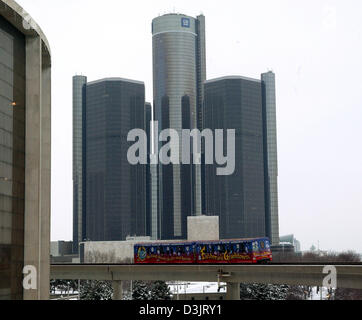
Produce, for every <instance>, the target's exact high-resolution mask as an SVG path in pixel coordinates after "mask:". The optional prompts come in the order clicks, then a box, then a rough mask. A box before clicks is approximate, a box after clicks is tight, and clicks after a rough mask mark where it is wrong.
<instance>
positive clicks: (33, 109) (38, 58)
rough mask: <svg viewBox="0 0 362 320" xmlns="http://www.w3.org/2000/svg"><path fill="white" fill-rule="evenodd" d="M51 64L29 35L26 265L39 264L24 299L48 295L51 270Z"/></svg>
mask: <svg viewBox="0 0 362 320" xmlns="http://www.w3.org/2000/svg"><path fill="white" fill-rule="evenodd" d="M50 76H51V75H50V66H49V67H46V66H44V61H43V59H42V40H41V39H40V37H38V36H34V37H33V36H31V37H30V36H28V37H27V38H26V105H25V114H26V133H25V137H26V138H25V145H26V147H25V213H24V220H25V221H24V228H25V230H24V244H25V245H24V265H25V266H33V267H35V268H36V278H37V279H36V288H34V289H28V290H24V299H25V300H47V299H49V273H50V256H49V255H50V157H51V154H50V117H51V115H50V108H51V107H50V103H51V101H50V94H51V93H50V85H51V83H50Z"/></svg>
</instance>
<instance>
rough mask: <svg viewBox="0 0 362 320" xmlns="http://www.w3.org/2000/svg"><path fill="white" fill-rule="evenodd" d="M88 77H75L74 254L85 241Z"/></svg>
mask: <svg viewBox="0 0 362 320" xmlns="http://www.w3.org/2000/svg"><path fill="white" fill-rule="evenodd" d="M86 83H87V77H85V76H74V77H73V252H75V253H77V252H78V246H79V242H81V241H83V240H84V239H85V203H84V197H83V192H85V179H83V176H84V170H85V162H84V157H83V155H84V151H85V139H84V135H83V126H84V121H85V99H86Z"/></svg>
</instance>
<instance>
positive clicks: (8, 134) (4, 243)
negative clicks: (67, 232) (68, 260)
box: [0, 0, 51, 300]
mask: <svg viewBox="0 0 362 320" xmlns="http://www.w3.org/2000/svg"><path fill="white" fill-rule="evenodd" d="M29 21H31V24H29ZM50 171H51V53H50V46H49V43H48V41H47V38H46V37H45V35H44V34H43V32H42V30H41V29H40V27H39V26H38V25H37V24H36V23H35V22H34V20H32V19H31V18H30V16H29V15H28V14H27V12H26V11H24V10H23V8H21V7H20V6H19V5H18V4H17V3H16V2H15V1H13V0H0V300H7V299H12V300H15V299H16V300H18V299H19V300H21V299H25V300H40V299H48V298H49V274H50V265H49V264H50V255H49V253H50V192H51V183H50V175H51V173H50ZM24 266H31V267H32V268H35V272H36V274H35V275H36V283H35V284H36V288H33V289H32V290H26V289H24V288H23V276H24V274H23V268H24ZM25 272H26V273H28V272H29V269H27V270H25ZM33 275H34V274H33ZM34 278H35V277H33V280H34ZM33 284H34V282H33Z"/></svg>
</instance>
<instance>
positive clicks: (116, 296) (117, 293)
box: [112, 280, 123, 300]
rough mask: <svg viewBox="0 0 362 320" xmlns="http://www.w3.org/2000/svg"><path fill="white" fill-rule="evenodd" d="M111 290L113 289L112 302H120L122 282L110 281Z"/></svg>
mask: <svg viewBox="0 0 362 320" xmlns="http://www.w3.org/2000/svg"><path fill="white" fill-rule="evenodd" d="M112 288H113V299H112V300H122V299H123V294H122V281H119V280H113V281H112Z"/></svg>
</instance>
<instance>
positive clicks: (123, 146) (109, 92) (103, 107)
mask: <svg viewBox="0 0 362 320" xmlns="http://www.w3.org/2000/svg"><path fill="white" fill-rule="evenodd" d="M148 107H149V106H148ZM148 107H147V108H148ZM85 110H86V111H85V126H84V130H85V132H84V133H83V134H84V137H85V167H86V169H85V185H86V187H85V205H86V208H85V210H86V214H85V219H86V230H85V235H86V239H87V240H91V241H117V240H125V239H126V237H127V236H145V235H146V233H147V227H146V223H147V219H146V165H141V164H139V165H131V164H130V163H129V162H128V160H127V152H128V148H129V147H130V146H131V145H132V144H133V143H131V142H127V135H128V133H129V131H130V130H132V129H135V128H140V129H143V130H145V126H146V108H145V86H144V83H143V82H138V81H133V80H127V79H121V78H107V79H103V80H98V81H93V82H88V83H87V85H86V107H85ZM148 116H149V115H148Z"/></svg>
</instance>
